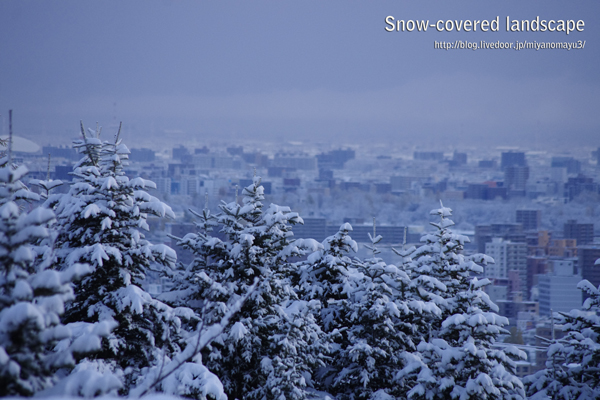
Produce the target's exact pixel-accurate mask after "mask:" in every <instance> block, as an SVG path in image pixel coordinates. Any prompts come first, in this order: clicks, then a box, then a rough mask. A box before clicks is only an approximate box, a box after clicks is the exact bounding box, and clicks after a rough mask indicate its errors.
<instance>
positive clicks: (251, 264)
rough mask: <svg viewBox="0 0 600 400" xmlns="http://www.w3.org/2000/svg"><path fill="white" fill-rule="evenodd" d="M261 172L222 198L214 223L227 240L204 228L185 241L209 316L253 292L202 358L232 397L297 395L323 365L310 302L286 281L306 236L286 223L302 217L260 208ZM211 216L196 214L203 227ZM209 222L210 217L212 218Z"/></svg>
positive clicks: (279, 209)
mask: <svg viewBox="0 0 600 400" xmlns="http://www.w3.org/2000/svg"><path fill="white" fill-rule="evenodd" d="M263 193H264V188H263V187H262V186H261V185H260V178H257V177H255V178H254V182H253V183H252V184H251V185H249V186H248V187H246V188H244V190H243V195H244V196H243V204H242V205H240V204H238V203H237V201H236V202H232V203H229V204H227V203H223V204H221V206H220V208H221V214H220V215H219V216H218V218H217V221H216V222H218V224H219V225H221V226H222V227H223V228H222V231H223V232H224V233H225V235H226V237H227V241H226V242H221V241H220V240H218V239H215V238H210V237H209V236H207V235H206V234H205V233H201V234H197V235H187V236H186V237H185V238H184V240H183V241H182V244H187V245H188V246H189V247H190V248H192V249H195V253H196V255H197V258H196V260H195V261H194V265H193V266H191V268H190V270H194V273H193V274H190V275H189V276H194V277H195V279H197V280H198V282H200V285H199V286H198V288H197V291H196V294H194V296H197V298H198V299H199V300H201V301H202V302H203V303H200V304H202V305H203V306H204V307H205V308H206V309H208V310H210V312H209V319H210V320H216V319H218V318H219V317H220V315H222V314H223V313H225V312H226V311H227V310H228V308H229V304H231V303H232V302H235V301H236V300H237V299H239V298H240V297H242V296H244V295H245V294H246V293H248V291H249V290H250V288H251V287H252V285H254V283H255V281H256V282H258V286H257V288H256V290H254V291H253V292H252V293H250V295H249V297H248V298H247V300H246V301H245V303H244V305H243V306H242V308H241V310H240V312H239V313H238V314H236V315H235V317H234V318H233V319H232V321H231V324H230V326H229V327H228V328H227V329H226V330H225V332H224V333H223V334H222V335H221V336H220V337H218V338H217V339H216V340H215V341H214V342H213V343H212V345H211V346H209V348H208V349H207V352H206V353H205V357H204V362H205V363H206V365H207V366H208V367H209V369H211V370H212V371H213V372H215V373H216V374H217V375H218V376H219V377H220V379H221V380H222V382H223V385H224V387H225V391H226V393H228V395H229V397H230V398H232V399H233V398H238V399H263V398H265V399H275V398H277V399H280V398H290V399H302V398H304V397H305V395H306V393H305V390H306V386H307V384H308V383H309V380H310V372H311V371H312V369H313V367H314V365H316V364H319V363H321V362H322V361H321V359H322V357H323V356H322V353H323V352H324V351H325V350H324V349H323V348H321V347H322V346H321V341H320V337H321V336H322V333H321V331H320V329H319V327H318V325H317V324H316V323H315V322H314V319H313V315H312V312H309V311H310V308H311V307H313V305H314V303H313V304H311V303H309V302H306V301H300V300H299V299H298V298H297V297H296V294H295V292H294V290H293V289H292V288H291V286H290V275H291V273H292V269H293V268H294V267H293V265H292V263H290V262H289V261H288V259H289V258H290V257H294V256H298V255H300V254H302V253H303V252H304V251H305V248H310V249H314V247H315V245H316V243H314V241H311V240H307V241H302V240H297V241H294V240H292V232H291V225H293V224H296V223H301V222H302V219H301V218H300V217H299V216H298V214H297V213H293V212H291V211H290V209H289V208H288V207H280V206H277V205H274V204H271V205H270V206H269V207H268V208H267V209H264V207H263V204H262V201H263V200H264V195H263ZM207 220H208V214H207V213H206V212H204V213H203V214H202V217H201V226H206V224H207V222H206V221H207ZM211 225H212V223H211Z"/></svg>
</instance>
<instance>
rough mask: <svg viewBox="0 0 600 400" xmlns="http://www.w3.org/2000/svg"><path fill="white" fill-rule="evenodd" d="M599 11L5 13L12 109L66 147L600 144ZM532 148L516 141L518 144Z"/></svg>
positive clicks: (1, 84)
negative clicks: (485, 24) (417, 26)
mask: <svg viewBox="0 0 600 400" xmlns="http://www.w3.org/2000/svg"><path fill="white" fill-rule="evenodd" d="M388 15H392V16H394V17H395V18H397V19H405V20H408V19H429V20H430V21H432V22H434V21H437V20H439V19H442V20H455V19H459V20H467V19H469V20H473V19H475V20H482V19H488V20H491V19H494V18H495V17H496V16H499V17H500V28H501V32H460V33H457V32H437V31H435V30H432V29H431V28H430V29H429V30H428V32H386V31H385V29H384V28H385V26H386V24H385V22H384V20H385V18H386V16H388ZM506 16H510V17H511V19H518V20H523V19H528V20H531V19H534V18H536V17H537V16H539V17H540V19H547V20H549V19H555V20H560V19H573V20H584V22H585V29H584V31H583V32H573V33H570V34H569V35H568V36H567V35H566V34H565V33H564V32H555V33H552V32H544V33H541V32H537V33H535V32H521V33H514V32H513V33H510V32H509V33H507V32H505V31H504V30H505V18H506ZM599 23H600V2H598V1H597V0H578V1H575V2H573V1H567V0H562V1H556V0H528V1H522V0H508V1H507V0H487V1H481V0H473V1H468V0H452V1H447V0H443V1H441V0H439V1H438V0H435V1H433V0H431V1H429V0H423V1H414V0H410V1H406V0H390V1H384V0H381V1H367V0H362V1H351V0H343V1H333V0H332V1H310V0H303V1H243V2H242V1H219V2H216V1H166V0H164V1H153V0H144V1H80V0H77V1H63V0H61V1H55V0H44V1H23V0H3V1H1V2H0V113H1V114H2V120H1V121H2V124H3V129H4V131H6V126H7V121H6V115H7V110H8V109H9V108H10V109H13V110H14V121H15V122H14V126H15V132H16V133H18V134H20V135H22V136H26V137H40V135H43V136H42V137H43V140H42V141H46V142H51V141H63V142H64V143H68V141H69V139H70V138H71V137H72V136H73V135H71V136H69V132H76V130H77V126H78V121H79V120H80V119H82V120H84V122H86V123H87V124H88V125H91V124H95V122H96V121H99V122H100V123H101V124H105V125H109V124H111V123H112V122H113V120H114V119H115V118H116V119H118V120H122V121H123V122H124V125H125V126H126V127H127V128H128V131H129V132H132V134H138V135H140V136H139V138H140V139H139V142H136V144H140V146H136V145H134V146H131V145H130V147H141V145H143V144H144V143H143V140H144V139H145V138H151V137H155V136H156V135H162V136H164V135H168V133H167V134H165V131H166V132H173V131H180V132H184V133H185V134H186V135H190V136H194V137H195V138H210V137H220V138H240V139H245V138H258V137H266V138H269V139H282V140H300V141H308V140H315V139H318V140H323V139H326V138H332V140H339V141H342V142H352V141H355V140H359V139H361V138H365V137H369V138H372V140H380V141H390V140H392V141H403V140H412V139H414V138H415V137H417V138H419V140H420V141H421V142H422V143H425V144H427V143H431V145H432V146H440V145H444V146H445V145H448V144H450V143H457V144H458V145H459V146H460V145H461V143H465V144H469V145H472V144H473V143H479V142H481V143H487V142H490V141H491V142H492V143H495V144H499V143H503V142H505V144H508V145H510V144H515V143H517V142H520V141H521V140H526V141H528V142H530V143H534V144H535V143H537V144H541V143H544V144H547V143H556V145H558V144H559V143H560V142H561V138H565V137H568V138H569V140H568V142H569V143H573V142H578V143H585V144H587V145H590V146H594V147H596V146H598V145H600V90H599V89H600V74H599V73H598V66H599V61H600V47H599V46H600V29H599V27H598V24H599ZM436 40H437V41H448V42H450V41H451V42H454V41H455V40H462V41H469V42H478V43H479V42H480V41H482V40H484V41H488V42H496V41H498V40H500V41H508V42H514V41H516V40H518V41H523V40H527V41H534V40H535V41H538V42H563V41H568V42H574V41H579V40H582V41H583V40H585V41H586V44H585V48H584V49H582V50H571V51H567V50H540V51H535V50H522V51H519V52H518V51H514V50H477V51H472V50H448V51H446V50H440V49H434V41H436ZM517 144H518V143H517Z"/></svg>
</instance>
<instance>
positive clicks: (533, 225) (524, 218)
mask: <svg viewBox="0 0 600 400" xmlns="http://www.w3.org/2000/svg"><path fill="white" fill-rule="evenodd" d="M516 219H517V223H520V224H523V229H524V230H526V231H530V230H532V231H533V230H535V231H536V230H538V229H539V228H540V223H541V221H542V212H541V211H540V210H517V216H516Z"/></svg>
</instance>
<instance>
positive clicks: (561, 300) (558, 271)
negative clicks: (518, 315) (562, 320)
mask: <svg viewBox="0 0 600 400" xmlns="http://www.w3.org/2000/svg"><path fill="white" fill-rule="evenodd" d="M549 263H551V264H552V267H551V269H552V272H551V273H547V274H545V275H538V277H537V278H538V289H539V293H540V296H539V303H540V316H547V317H550V316H551V315H552V312H569V311H571V310H573V309H575V308H581V304H582V296H581V291H580V290H579V289H578V288H577V285H578V284H579V282H581V275H579V274H578V273H577V272H576V269H577V268H576V267H575V263H576V260H574V259H559V260H549Z"/></svg>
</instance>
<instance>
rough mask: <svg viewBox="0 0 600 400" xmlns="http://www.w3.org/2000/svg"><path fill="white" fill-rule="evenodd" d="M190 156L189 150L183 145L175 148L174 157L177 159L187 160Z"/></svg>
mask: <svg viewBox="0 0 600 400" xmlns="http://www.w3.org/2000/svg"><path fill="white" fill-rule="evenodd" d="M190 156H191V154H190V152H189V150H188V149H187V148H186V147H184V146H183V145H180V146H179V147H175V148H173V158H174V159H176V160H181V161H187V160H186V159H187V158H188V157H190Z"/></svg>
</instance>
